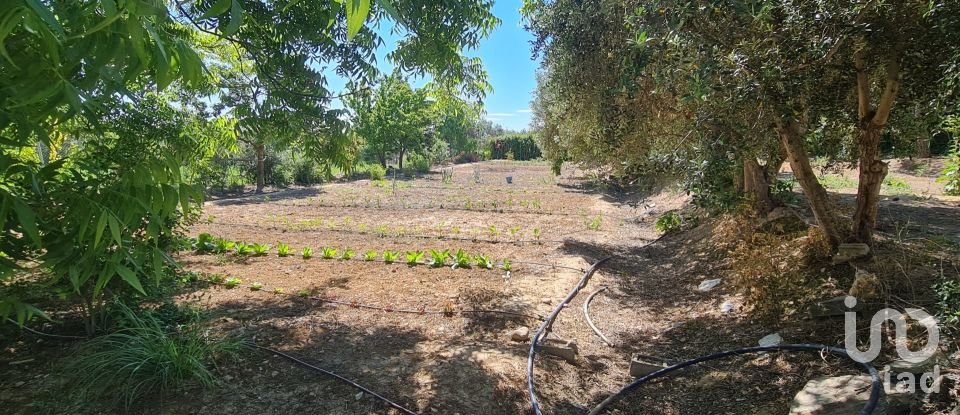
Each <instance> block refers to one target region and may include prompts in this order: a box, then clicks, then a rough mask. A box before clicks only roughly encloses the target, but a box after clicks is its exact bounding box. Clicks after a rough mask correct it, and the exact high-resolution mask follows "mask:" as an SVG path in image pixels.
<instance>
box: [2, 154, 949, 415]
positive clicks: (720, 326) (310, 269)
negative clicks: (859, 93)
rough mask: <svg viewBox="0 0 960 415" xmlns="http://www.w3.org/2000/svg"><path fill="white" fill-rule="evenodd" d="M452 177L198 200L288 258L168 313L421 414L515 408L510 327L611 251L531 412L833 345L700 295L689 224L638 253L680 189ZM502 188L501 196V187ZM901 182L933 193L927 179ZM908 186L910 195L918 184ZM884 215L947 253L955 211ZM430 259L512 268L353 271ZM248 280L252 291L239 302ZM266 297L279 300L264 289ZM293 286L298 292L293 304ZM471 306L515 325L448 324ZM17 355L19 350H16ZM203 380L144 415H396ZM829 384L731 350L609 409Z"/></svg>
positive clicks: (228, 370) (896, 206)
mask: <svg viewBox="0 0 960 415" xmlns="http://www.w3.org/2000/svg"><path fill="white" fill-rule="evenodd" d="M451 169H452V171H453V177H452V181H451V182H449V183H444V182H443V181H442V178H441V174H439V171H438V172H437V173H434V174H430V175H426V176H424V177H421V178H418V179H414V180H399V181H396V182H393V181H389V180H388V181H373V182H372V181H369V180H361V181H353V182H346V183H332V184H327V185H323V186H320V187H316V188H298V189H288V190H281V191H276V192H271V193H268V194H265V195H250V196H245V197H237V198H222V199H218V200H211V201H209V202H207V204H206V207H205V210H204V214H203V217H202V218H201V221H200V223H198V224H197V225H195V226H193V227H192V228H191V229H189V234H190V235H192V236H196V235H198V234H200V233H210V234H212V235H214V236H217V237H223V238H227V239H230V240H238V241H246V242H256V243H265V244H270V245H271V246H273V247H275V246H276V245H277V243H279V242H282V243H286V244H289V245H290V246H291V247H292V248H293V249H292V251H293V255H292V256H289V257H285V258H280V257H278V256H277V254H276V250H275V248H274V249H272V250H271V251H270V254H268V255H266V256H262V257H253V258H248V259H244V260H238V259H237V258H236V257H235V256H233V255H198V254H192V253H185V254H182V255H181V256H180V257H179V258H178V259H179V260H180V261H182V262H183V263H184V266H185V267H186V269H188V270H191V271H194V272H198V273H203V274H205V275H210V274H219V275H222V276H224V278H239V279H240V280H242V284H241V285H240V286H238V287H236V288H232V289H228V288H225V287H222V286H214V287H207V288H196V289H192V290H188V291H186V292H184V293H182V294H181V295H180V296H179V297H178V299H179V301H181V302H184V303H193V304H196V305H199V306H201V307H202V308H203V309H205V310H206V311H207V313H208V314H209V316H210V321H211V327H210V329H211V331H214V332H217V333H224V334H228V335H230V336H236V337H239V338H245V339H250V340H255V341H256V342H257V343H258V344H260V345H262V346H268V347H271V348H275V349H277V350H280V351H283V352H286V353H289V354H291V355H294V356H296V357H298V358H301V359H303V360H305V361H307V362H309V363H311V364H315V365H317V366H320V367H323V368H325V369H328V370H332V371H334V372H336V373H338V374H340V375H343V376H345V377H347V378H350V379H353V380H355V381H357V382H358V383H360V384H363V385H365V386H367V387H369V388H371V389H373V390H375V391H377V392H378V393H380V394H382V395H384V396H386V397H389V398H391V399H393V400H394V401H396V402H399V403H400V404H402V405H404V406H406V407H408V408H411V409H413V410H415V411H417V412H421V413H425V414H428V413H429V414H462V415H466V414H478V415H479V414H518V413H527V412H529V410H530V403H529V398H528V395H527V384H526V382H527V379H526V373H525V370H526V363H527V351H528V348H529V344H528V343H527V342H515V341H512V340H511V339H510V332H512V331H514V330H515V329H517V328H520V327H527V328H530V329H531V331H532V330H535V329H536V327H537V326H539V324H540V319H541V318H542V317H543V316H546V315H547V314H549V313H550V311H551V310H552V309H553V308H554V307H556V305H557V304H558V303H559V302H560V301H561V300H562V299H563V298H564V297H565V296H566V294H567V293H568V292H569V290H570V289H571V288H573V286H574V285H575V284H576V282H577V281H578V280H579V278H580V276H581V273H582V271H581V270H582V269H585V268H587V267H589V265H590V264H591V263H593V262H595V261H597V260H599V259H601V258H604V257H607V256H613V257H614V258H613V259H612V260H611V261H610V262H608V263H607V264H606V265H604V266H602V267H601V268H600V269H599V271H598V272H597V273H596V274H595V275H594V276H593V278H592V279H591V280H590V282H589V284H588V285H587V286H586V287H585V288H584V290H583V291H582V293H581V294H580V295H579V296H577V298H576V299H575V300H574V301H573V302H572V303H571V304H569V305H568V306H567V307H566V308H565V309H564V311H563V312H561V313H560V317H559V319H558V320H557V322H556V323H555V324H554V326H553V334H554V335H556V336H558V337H560V338H563V339H570V340H575V341H576V343H577V345H578V348H579V356H578V357H577V360H576V363H574V364H571V363H568V362H566V361H564V360H561V359H557V358H554V357H549V356H543V355H538V357H537V359H536V372H535V373H536V377H535V381H536V386H537V391H538V393H539V396H540V401H541V403H542V404H543V409H544V413H546V414H558V415H559V414H582V413H585V412H586V411H587V410H589V408H592V407H593V406H594V405H596V404H597V403H599V402H600V401H602V400H603V399H604V398H605V397H606V396H608V395H609V394H611V393H613V392H615V391H616V390H618V389H619V388H620V387H621V386H623V385H625V384H627V383H629V382H630V381H631V380H632V378H631V377H630V376H629V374H628V367H629V359H630V356H631V355H633V354H634V353H641V354H644V355H647V356H650V359H653V360H658V361H662V362H663V363H676V362H679V361H682V360H686V359H690V358H694V357H697V356H700V355H703V354H707V353H711V352H717V351H722V350H727V349H733V348H739V347H746V346H754V345H756V344H757V341H758V340H759V339H760V338H761V337H763V336H765V335H767V334H770V333H774V332H779V333H780V334H781V335H782V336H783V337H784V339H786V341H787V342H788V343H824V344H832V345H840V344H842V341H843V321H842V320H838V321H830V322H826V323H824V322H822V321H821V322H816V323H814V322H810V321H807V320H803V319H798V320H797V321H793V322H790V323H788V324H779V323H772V324H764V323H759V322H757V321H755V320H754V319H751V318H749V317H748V316H747V315H746V314H745V313H743V312H741V306H742V302H743V300H742V298H740V297H739V296H738V295H736V294H735V293H734V292H733V289H732V288H730V287H729V286H728V285H727V284H725V283H721V284H720V286H719V287H717V288H716V289H714V290H712V291H709V292H701V291H699V290H698V289H697V287H698V285H699V284H700V283H701V282H702V281H704V280H708V279H713V278H721V277H724V276H725V274H724V272H726V271H725V266H726V263H725V261H724V260H723V257H724V255H723V253H722V252H717V250H716V249H715V248H714V247H713V246H711V245H710V242H709V241H710V240H711V238H713V237H714V236H713V235H712V232H713V230H711V229H709V228H702V229H699V228H698V230H696V231H693V232H686V233H681V234H679V235H671V236H668V237H665V238H663V239H660V240H659V241H657V242H656V243H654V244H650V243H651V242H652V241H654V240H655V239H656V238H657V237H658V236H659V233H658V232H656V231H655V230H654V221H655V220H656V219H657V217H659V216H660V215H661V214H663V213H664V212H667V211H669V210H672V209H680V208H683V207H684V206H686V205H687V203H688V201H689V199H688V197H687V196H686V195H684V194H682V193H681V192H679V191H674V190H664V191H659V192H657V193H650V194H648V193H642V192H633V193H610V192H607V191H605V190H604V189H603V188H598V187H594V186H593V185H591V183H592V182H590V181H589V180H588V178H587V177H586V174H585V172H583V171H580V170H576V169H572V168H571V169H565V170H564V171H563V174H561V175H560V176H558V177H554V176H552V175H551V174H550V172H549V166H548V165H547V164H544V163H535V162H506V161H498V162H484V163H478V164H469V165H458V166H454V167H452V168H451ZM438 170H439V169H438ZM892 170H893V169H892ZM507 176H510V177H512V181H513V183H512V184H507V183H506V179H505V178H506V177H507ZM910 177H915V178H917V180H924V181H922V184H923V185H928V186H930V187H931V188H932V187H933V186H936V184H931V183H932V182H933V179H932V178H930V177H921V176H910ZM477 179H479V180H477ZM911 180H912V179H911ZM920 183H921V182H917V184H914V183H912V182H911V184H910V186H911V187H912V188H916V189H919V188H921V184H920ZM884 203H885V205H884V208H882V209H883V210H882V214H884V213H889V214H888V215H886V216H885V218H886V220H889V221H890V224H891V225H889V226H891V227H894V228H896V227H897V226H901V225H897V224H903V223H907V222H909V221H910V220H913V221H915V223H918V224H922V225H918V226H916V228H917V229H916V230H911V232H924V233H928V234H931V235H939V236H942V237H945V238H947V239H954V240H960V229H958V227H960V223H958V222H960V220H957V213H958V210H957V208H958V202H957V201H956V200H953V199H951V198H946V197H942V196H939V195H933V194H932V193H931V196H930V197H927V196H926V195H918V196H917V198H916V200H914V199H909V200H905V198H901V199H898V200H897V201H893V200H885V201H884ZM900 206H903V207H900ZM925 215H926V216H925ZM930 215H934V216H935V217H934V216H930ZM937 215H940V216H937ZM931 218H933V219H931ZM648 244H650V245H648ZM303 247H311V248H313V251H314V257H313V258H311V259H308V260H305V259H302V258H301V257H300V255H299V252H300V250H301V249H302V248H303ZM323 247H335V248H337V249H338V250H339V252H341V253H342V252H343V251H344V250H346V249H350V250H352V251H354V252H355V253H356V257H354V258H353V259H351V260H337V259H323V258H321V256H322V252H321V251H322V248H323ZM429 249H450V250H451V251H456V250H457V249H463V250H465V251H467V252H470V253H473V254H477V253H482V254H484V255H489V256H491V257H492V258H493V259H494V260H495V261H496V262H497V263H498V265H499V264H500V263H502V261H503V260H504V259H509V260H510V261H511V264H512V269H511V270H510V272H509V273H507V272H505V271H504V270H503V269H501V268H499V267H495V268H494V269H479V268H478V267H476V266H474V267H472V268H470V269H452V268H451V267H450V266H446V267H442V268H432V267H428V266H427V265H417V266H408V265H406V264H403V259H402V258H401V259H400V260H399V262H398V263H394V264H385V263H384V262H383V261H382V260H380V259H379V257H378V260H376V261H362V260H361V259H360V257H362V255H363V253H364V252H366V251H368V250H373V251H377V252H378V253H379V252H383V251H384V250H393V251H400V252H406V251H426V250H429ZM425 259H426V258H425ZM253 283H258V284H261V285H262V288H260V289H259V290H258V291H254V290H251V285H252V284H253ZM601 287H606V290H605V291H603V292H601V293H600V294H598V295H597V296H596V297H595V299H594V300H593V302H592V303H591V304H590V313H591V317H592V318H593V320H594V322H595V323H596V324H597V326H599V328H600V329H601V330H602V331H603V332H604V334H605V335H606V336H607V337H609V338H610V340H611V341H612V343H613V345H606V344H604V343H603V342H601V341H600V339H599V338H598V337H597V336H596V335H595V334H594V333H593V332H592V331H591V329H590V328H589V327H588V325H587V324H586V322H585V320H584V317H583V315H582V311H581V307H582V305H583V301H584V300H585V299H586V298H587V295H588V294H589V293H591V292H593V291H595V290H597V289H599V288H601ZM278 288H279V289H282V293H277V292H275V289H278ZM301 291H304V292H306V293H309V294H308V295H307V296H306V297H303V296H300V295H297V294H298V293H299V292H301ZM324 300H332V301H336V302H339V303H340V304H334V303H332V302H329V301H324ZM728 301H729V302H731V303H732V304H734V310H733V311H732V312H728V313H725V312H722V311H721V304H723V303H725V302H728ZM359 305H370V306H377V307H381V308H383V309H384V310H375V309H369V308H361V307H357V306H359ZM397 310H408V311H410V310H413V311H414V312H412V313H400V312H397ZM471 310H474V311H475V310H500V311H506V312H508V313H510V314H505V313H499V314H492V313H463V314H461V313H460V312H461V311H471ZM417 311H423V313H418V312H417ZM444 311H446V312H452V315H445V314H444V313H443V312H444ZM434 312H437V313H434ZM31 347H35V346H31V345H30V344H26V343H21V344H20V348H21V349H25V350H27V349H30V348H31ZM14 355H17V356H19V355H22V352H17V353H14V352H10V351H9V350H8V351H7V352H5V353H4V354H3V355H0V361H2V362H3V363H4V364H5V365H7V364H9V362H11V361H13V360H15V359H16V358H17V356H14ZM44 367H47V366H43V365H41V364H40V363H37V364H36V366H31V364H26V365H18V366H17V367H16V368H13V367H12V366H11V367H8V368H7V370H15V371H21V372H17V373H32V372H30V371H31V370H32V371H40V372H41V373H42V372H43V370H44V369H43V368H44ZM216 370H217V373H218V374H219V375H220V377H221V379H222V380H223V383H222V385H220V387H218V388H215V389H212V390H206V391H201V390H191V391H186V392H184V393H182V394H179V395H175V396H167V397H164V399H163V400H162V401H161V403H160V404H158V406H157V407H155V408H150V409H149V410H148V411H147V412H148V413H164V414H195V413H204V414H207V415H217V414H230V415H240V414H289V413H318V414H350V415H358V414H393V413H399V412H397V411H396V410H394V409H389V408H387V407H385V406H384V405H383V404H382V403H381V402H380V401H378V400H375V399H373V398H371V397H370V396H366V395H363V394H358V393H357V391H356V390H355V389H352V388H350V387H348V386H345V385H343V384H342V383H339V382H336V381H333V380H331V379H329V378H327V377H324V376H321V375H319V374H318V373H315V372H311V371H308V370H304V368H302V367H300V366H296V365H293V364H291V363H289V362H288V361H285V360H282V359H280V358H277V357H273V356H270V355H267V354H263V353H258V352H252V351H251V352H247V353H245V354H244V355H243V357H242V358H241V359H240V360H238V361H232V362H228V363H226V364H225V365H223V366H221V367H218V368H217V369H216ZM840 373H843V374H850V373H856V368H855V367H854V366H853V365H851V364H850V363H848V362H845V361H842V360H840V359H838V358H833V357H822V356H819V355H803V354H790V355H786V354H784V355H779V354H764V355H756V356H745V357H741V358H736V359H730V360H724V361H718V362H713V363H709V364H706V365H702V366H699V367H696V368H692V369H688V370H685V371H683V372H682V373H680V374H678V375H676V376H670V377H668V378H666V379H663V380H661V381H658V382H654V383H652V384H650V385H646V386H644V387H642V388H641V389H639V390H638V391H636V392H635V393H633V394H631V395H630V396H628V397H627V398H626V399H624V400H622V401H621V402H620V403H618V404H617V405H615V406H614V409H613V411H612V412H611V413H619V414H640V413H643V414H744V413H754V414H785V413H786V412H787V408H788V406H789V403H790V401H791V400H792V398H793V396H794V394H796V392H797V391H799V390H800V389H801V388H802V386H803V385H804V383H806V381H807V380H809V379H812V378H814V377H818V376H823V375H830V374H840ZM7 379H12V378H11V377H10V376H4V377H3V380H0V403H2V404H3V406H6V405H7V404H11V406H10V407H12V408H16V409H14V411H13V412H11V413H23V414H29V413H72V412H73V409H72V408H71V409H67V408H56V410H54V409H53V407H51V406H50V405H49V404H43V405H41V404H39V403H31V402H30V399H29V396H31V395H29V394H26V395H24V394H23V393H20V392H19V391H22V388H28V389H29V388H30V387H31V386H30V385H33V384H35V385H42V384H44V381H43V379H45V378H43V377H41V378H38V379H35V380H30V381H28V382H29V383H28V384H27V385H22V384H21V385H19V386H14V385H13V384H10V381H9V380H7ZM55 406H56V405H54V407H55Z"/></svg>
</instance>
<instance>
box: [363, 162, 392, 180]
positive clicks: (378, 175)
mask: <svg viewBox="0 0 960 415" xmlns="http://www.w3.org/2000/svg"><path fill="white" fill-rule="evenodd" d="M367 172H368V173H370V180H383V178H384V177H386V176H387V170H386V169H384V168H383V166H381V165H379V164H370V165H367Z"/></svg>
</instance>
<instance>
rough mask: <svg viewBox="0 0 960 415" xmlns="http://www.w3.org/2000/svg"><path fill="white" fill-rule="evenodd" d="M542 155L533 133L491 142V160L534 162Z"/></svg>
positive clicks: (513, 135) (501, 138)
mask: <svg viewBox="0 0 960 415" xmlns="http://www.w3.org/2000/svg"><path fill="white" fill-rule="evenodd" d="M541 155H542V154H541V152H540V147H539V146H537V142H536V140H534V139H533V134H532V133H520V134H508V135H505V136H502V137H498V138H497V139H495V140H493V141H491V142H490V158H491V159H499V160H503V159H507V160H534V159H538V158H540V156H541Z"/></svg>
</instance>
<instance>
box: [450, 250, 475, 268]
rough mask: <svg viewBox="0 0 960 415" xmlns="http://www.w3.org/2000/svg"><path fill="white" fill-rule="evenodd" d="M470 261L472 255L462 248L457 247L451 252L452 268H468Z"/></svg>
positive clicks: (471, 260)
mask: <svg viewBox="0 0 960 415" xmlns="http://www.w3.org/2000/svg"><path fill="white" fill-rule="evenodd" d="M472 262H473V257H472V256H470V254H468V253H467V252H466V251H464V250H463V249H457V253H455V254H453V268H470V264H471V263H472Z"/></svg>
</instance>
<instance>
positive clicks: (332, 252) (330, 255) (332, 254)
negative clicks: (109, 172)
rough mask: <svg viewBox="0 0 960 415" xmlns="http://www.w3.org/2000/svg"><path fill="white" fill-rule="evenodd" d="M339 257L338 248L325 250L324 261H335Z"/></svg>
mask: <svg viewBox="0 0 960 415" xmlns="http://www.w3.org/2000/svg"><path fill="white" fill-rule="evenodd" d="M336 257H337V248H332V247H329V246H328V247H326V248H323V259H334V258H336Z"/></svg>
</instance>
